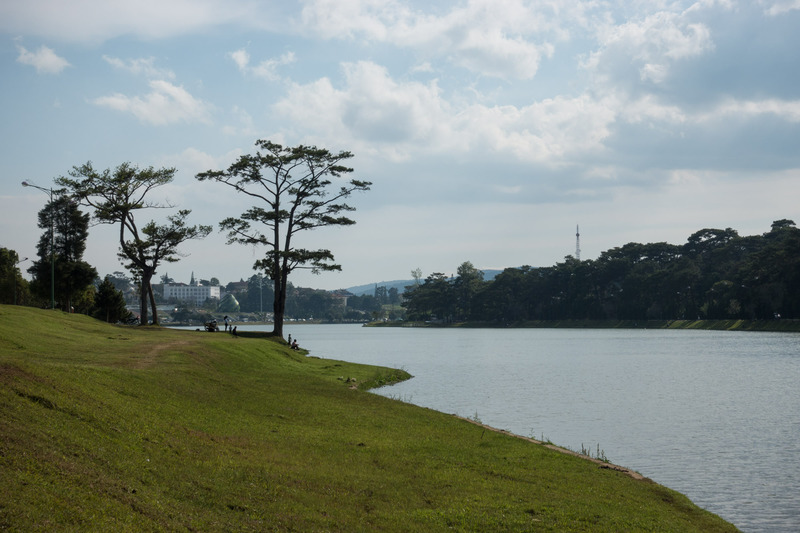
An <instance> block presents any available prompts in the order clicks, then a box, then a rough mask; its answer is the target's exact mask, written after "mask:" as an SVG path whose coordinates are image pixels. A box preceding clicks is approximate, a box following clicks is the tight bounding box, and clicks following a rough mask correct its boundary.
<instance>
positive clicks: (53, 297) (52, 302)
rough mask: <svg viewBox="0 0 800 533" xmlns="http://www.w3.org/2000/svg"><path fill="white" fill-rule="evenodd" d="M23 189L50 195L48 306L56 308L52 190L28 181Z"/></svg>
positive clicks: (23, 183)
mask: <svg viewBox="0 0 800 533" xmlns="http://www.w3.org/2000/svg"><path fill="white" fill-rule="evenodd" d="M22 186H23V187H33V188H34V189H39V190H40V191H42V192H45V193H47V194H49V195H50V210H51V213H50V305H51V307H52V308H53V309H55V308H56V228H55V218H56V217H55V213H54V212H53V211H54V209H53V189H46V188H44V187H39V186H38V185H35V184H33V183H31V182H29V181H23V182H22Z"/></svg>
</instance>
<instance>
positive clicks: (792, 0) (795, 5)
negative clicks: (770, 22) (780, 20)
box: [759, 0, 800, 17]
mask: <svg viewBox="0 0 800 533" xmlns="http://www.w3.org/2000/svg"><path fill="white" fill-rule="evenodd" d="M759 3H761V4H762V5H763V4H766V5H767V6H768V7H766V9H765V11H766V13H767V14H768V15H770V16H773V17H775V16H778V15H782V14H784V13H788V12H790V11H795V10H800V0H779V1H776V2H765V1H764V0H759Z"/></svg>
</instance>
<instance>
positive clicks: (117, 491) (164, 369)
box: [0, 306, 735, 532]
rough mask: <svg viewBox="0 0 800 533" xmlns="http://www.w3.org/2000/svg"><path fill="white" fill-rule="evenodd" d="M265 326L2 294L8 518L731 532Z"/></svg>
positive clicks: (36, 526)
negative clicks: (14, 300) (30, 304)
mask: <svg viewBox="0 0 800 533" xmlns="http://www.w3.org/2000/svg"><path fill="white" fill-rule="evenodd" d="M399 377H402V376H400V375H399V374H398V372H396V371H391V370H388V369H381V368H376V367H369V366H363V365H354V364H350V363H345V362H338V361H332V360H324V359H318V358H313V357H305V356H304V355H303V354H299V353H297V352H293V351H291V350H288V349H287V348H286V346H285V345H284V344H282V343H280V342H277V341H274V340H270V339H267V338H254V337H238V338H236V337H232V336H231V335H227V334H225V333H200V332H194V331H175V330H167V329H161V328H128V327H118V326H110V325H106V324H103V323H101V322H98V321H95V320H92V319H90V318H87V317H85V316H78V315H67V314H63V313H60V312H54V311H39V310H33V309H29V308H22V307H12V306H0V529H3V530H10V531H37V530H38V531H170V530H189V531H371V530H377V531H439V530H442V531H443V530H456V531H676V532H678V531H679V532H686V531H735V528H734V527H732V526H731V525H730V524H727V523H726V522H724V521H723V520H721V519H720V518H718V517H717V516H715V515H713V514H711V513H708V512H706V511H704V510H702V509H700V508H698V507H696V506H695V505H693V504H692V503H691V502H690V501H689V500H688V499H687V498H685V497H684V496H682V495H680V494H678V493H676V492H674V491H672V490H669V489H667V488H665V487H662V486H660V485H657V484H655V483H652V482H648V481H641V480H635V479H632V478H631V477H629V476H627V475H625V474H623V473H620V472H616V471H614V470H610V469H603V468H600V467H599V466H598V465H597V464H594V463H592V462H589V461H586V460H582V459H580V458H576V457H572V456H569V455H565V454H562V453H558V452H555V451H552V450H550V449H548V448H546V447H544V446H542V445H538V444H534V443H531V442H528V441H526V440H524V439H520V438H516V437H514V436H511V435H507V434H503V433H499V432H493V431H486V430H485V429H484V428H481V427H479V426H477V425H475V424H472V423H470V422H467V421H464V420H460V419H458V418H456V417H453V416H450V415H445V414H442V413H438V412H435V411H431V410H427V409H423V408H419V407H415V406H412V405H408V404H405V403H402V402H398V401H394V400H390V399H387V398H384V397H381V396H378V395H375V394H370V393H368V392H364V391H363V390H359V388H358V387H354V384H369V383H371V382H372V383H381V382H386V381H391V380H393V379H397V378H399Z"/></svg>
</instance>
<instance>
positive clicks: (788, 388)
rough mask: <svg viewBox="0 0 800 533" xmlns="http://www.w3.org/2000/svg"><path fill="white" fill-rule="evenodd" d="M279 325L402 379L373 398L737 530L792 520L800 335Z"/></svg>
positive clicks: (798, 526) (324, 353)
mask: <svg viewBox="0 0 800 533" xmlns="http://www.w3.org/2000/svg"><path fill="white" fill-rule="evenodd" d="M239 329H242V330H244V329H251V328H248V327H246V326H242V327H240V328H239ZM252 329H258V328H255V327H253V328H252ZM285 333H286V334H289V333H291V334H292V336H293V337H296V338H298V340H299V342H300V345H301V346H302V347H303V348H306V349H308V350H310V352H311V355H314V356H318V357H324V358H330V359H340V360H346V361H353V362H359V363H367V364H375V365H383V366H390V367H395V368H403V369H405V370H407V371H408V372H410V373H411V374H413V375H414V378H413V379H411V380H409V381H406V382H404V383H400V384H397V385H394V386H391V387H385V388H382V389H379V390H377V391H376V392H377V393H378V394H382V395H384V396H389V397H394V398H397V399H399V400H403V401H406V402H409V403H413V404H416V405H420V406H424V407H430V408H432V409H436V410H438V411H442V412H445V413H454V414H458V415H461V416H465V417H469V418H475V419H479V420H480V421H481V422H483V423H485V424H488V425H490V426H494V427H497V428H501V429H505V430H508V431H510V432H512V433H516V434H519V435H523V436H527V437H533V438H537V439H542V438H544V439H546V440H550V441H552V442H553V443H555V444H558V445H560V446H564V447H567V448H570V449H572V450H575V451H581V450H582V449H584V448H585V449H588V450H589V451H590V452H591V453H592V455H597V453H598V451H599V452H600V453H601V454H602V455H605V456H606V457H607V458H608V460H610V461H611V462H613V463H615V464H618V465H621V466H625V467H628V468H632V469H634V470H636V471H638V472H640V473H641V474H643V475H644V476H647V477H649V478H651V479H653V480H654V481H656V482H658V483H660V484H662V485H665V486H667V487H670V488H672V489H675V490H677V491H679V492H681V493H683V494H685V495H687V496H688V497H689V498H691V499H692V501H694V502H695V503H696V504H697V505H699V506H701V507H703V508H705V509H708V510H710V511H712V512H714V513H716V514H718V515H720V516H722V517H723V518H725V519H726V520H728V521H730V522H732V523H733V524H735V525H736V526H737V527H739V528H740V529H741V530H743V531H753V532H757V531H798V530H800V392H799V391H798V385H800V335H798V334H785V333H755V332H727V331H692V330H619V329H435V328H365V327H361V326H358V325H294V324H291V323H289V324H286V327H285Z"/></svg>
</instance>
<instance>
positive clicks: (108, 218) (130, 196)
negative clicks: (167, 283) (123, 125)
mask: <svg viewBox="0 0 800 533" xmlns="http://www.w3.org/2000/svg"><path fill="white" fill-rule="evenodd" d="M175 171H176V170H175V169H174V168H161V169H158V170H156V169H154V168H153V167H148V168H145V169H140V168H138V167H137V166H134V165H131V164H130V163H123V164H121V165H119V166H118V167H117V168H116V169H114V170H113V172H112V171H111V170H110V169H105V170H103V171H97V170H95V169H94V167H93V166H92V163H91V162H88V163H86V164H84V165H82V166H80V167H73V169H72V171H70V173H69V175H70V177H61V178H58V179H57V180H56V183H58V184H59V185H61V186H63V187H66V188H67V189H68V190H70V191H71V193H72V195H73V196H74V197H75V198H77V199H79V201H80V202H81V203H83V204H84V205H87V206H89V207H92V208H93V210H94V218H95V219H96V220H97V221H98V222H99V223H102V224H117V225H119V246H120V248H119V256H120V258H122V259H123V260H124V261H126V262H127V264H126V266H127V268H128V269H130V270H131V271H132V272H133V273H134V275H135V276H136V277H137V278H138V279H139V281H140V284H141V287H140V288H141V292H140V320H141V323H142V324H147V323H148V322H149V321H148V313H147V303H148V298H149V301H150V305H151V308H152V320H153V323H156V324H157V323H158V311H157V309H156V303H155V297H154V295H153V289H152V285H151V280H152V277H153V276H154V275H155V273H156V271H157V269H158V267H159V265H160V264H161V263H162V262H175V261H178V260H179V258H180V254H179V253H178V246H179V245H180V244H181V243H183V242H184V241H187V240H190V239H198V238H203V237H205V236H206V235H208V234H209V233H210V232H211V229H212V228H211V227H210V226H202V225H201V226H189V225H187V224H186V218H187V217H188V216H189V214H190V213H191V211H190V210H188V209H183V210H179V211H178V212H177V213H176V214H173V215H170V216H168V217H167V222H166V223H165V224H158V223H156V222H155V221H153V220H151V221H149V222H147V223H145V225H144V226H141V227H140V226H139V223H138V222H137V220H136V214H137V213H138V212H139V211H140V210H142V209H148V208H172V207H173V206H170V205H162V204H158V203H155V202H152V200H151V199H149V198H148V195H149V193H151V192H152V191H153V190H154V189H156V188H158V187H161V186H163V185H166V184H168V183H170V182H171V181H172V180H173V177H174V175H175Z"/></svg>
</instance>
